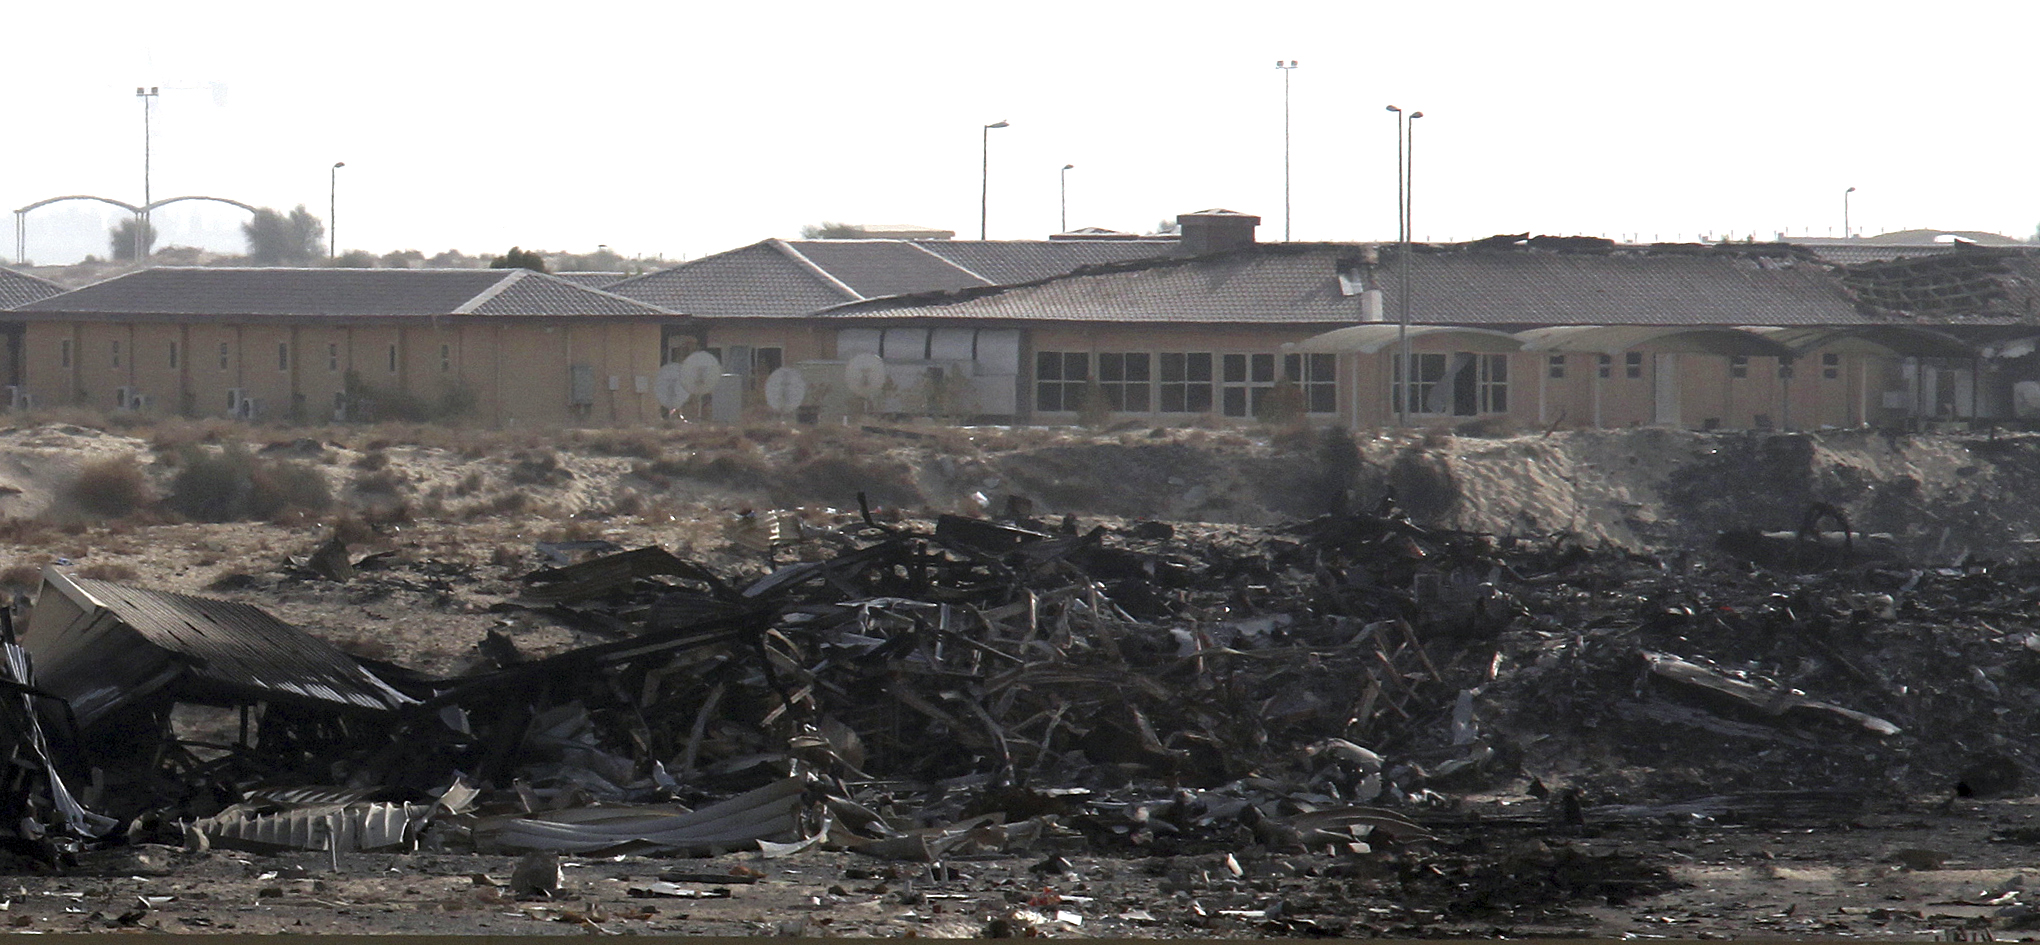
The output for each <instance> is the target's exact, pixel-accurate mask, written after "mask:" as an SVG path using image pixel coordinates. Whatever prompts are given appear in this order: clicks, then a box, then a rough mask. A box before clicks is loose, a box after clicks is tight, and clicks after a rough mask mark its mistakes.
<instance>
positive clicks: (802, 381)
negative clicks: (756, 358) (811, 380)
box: [765, 367, 807, 413]
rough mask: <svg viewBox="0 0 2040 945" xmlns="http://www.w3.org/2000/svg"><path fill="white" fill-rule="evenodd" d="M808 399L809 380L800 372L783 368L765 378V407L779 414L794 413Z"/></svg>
mask: <svg viewBox="0 0 2040 945" xmlns="http://www.w3.org/2000/svg"><path fill="white" fill-rule="evenodd" d="M806 399H807V378H805V377H803V376H801V373H800V372H799V371H796V370H794V369H793V368H790V367H783V368H780V369H779V370H777V371H773V372H772V373H771V374H770V375H769V376H767V377H766V378H765V406H767V407H770V408H772V409H773V410H775V411H777V412H779V413H792V412H794V411H795V410H799V409H800V403H801V401H803V400H806Z"/></svg>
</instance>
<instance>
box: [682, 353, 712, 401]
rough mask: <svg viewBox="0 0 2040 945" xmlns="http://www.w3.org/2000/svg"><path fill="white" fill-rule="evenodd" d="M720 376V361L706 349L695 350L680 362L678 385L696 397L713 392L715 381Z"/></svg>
mask: <svg viewBox="0 0 2040 945" xmlns="http://www.w3.org/2000/svg"><path fill="white" fill-rule="evenodd" d="M721 377H722V362H721V361H719V360H717V359H716V356H715V355H712V354H709V353H708V352H706V351H696V352H694V353H693V354H690V355H688V356H687V358H686V360H684V361H681V362H680V386H681V387H684V388H686V389H687V393H689V394H692V395H694V396H696V397H704V396H707V395H709V394H713V393H715V382H716V380H717V379H719V378H721Z"/></svg>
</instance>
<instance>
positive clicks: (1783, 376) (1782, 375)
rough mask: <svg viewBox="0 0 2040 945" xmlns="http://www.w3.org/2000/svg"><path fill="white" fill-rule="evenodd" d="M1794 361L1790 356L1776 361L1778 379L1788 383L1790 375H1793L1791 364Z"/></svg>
mask: <svg viewBox="0 0 2040 945" xmlns="http://www.w3.org/2000/svg"><path fill="white" fill-rule="evenodd" d="M1794 360H1795V359H1794V358H1792V357H1790V356H1787V357H1782V358H1779V359H1778V377H1779V379H1780V380H1787V381H1789V380H1791V379H1792V375H1793V373H1794V371H1793V370H1792V363H1793V361H1794Z"/></svg>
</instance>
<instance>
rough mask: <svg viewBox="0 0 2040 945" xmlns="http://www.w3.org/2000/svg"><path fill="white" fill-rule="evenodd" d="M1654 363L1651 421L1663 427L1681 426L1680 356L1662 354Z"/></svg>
mask: <svg viewBox="0 0 2040 945" xmlns="http://www.w3.org/2000/svg"><path fill="white" fill-rule="evenodd" d="M1655 358H1656V359H1655V361H1654V362H1653V364H1652V367H1653V373H1652V375H1651V377H1652V381H1653V383H1652V387H1653V391H1652V397H1651V403H1652V405H1653V407H1652V413H1651V423H1653V424H1656V425H1657V426H1661V427H1676V426H1681V425H1682V423H1681V418H1680V413H1679V356H1678V355H1676V354H1660V355H1656V356H1655Z"/></svg>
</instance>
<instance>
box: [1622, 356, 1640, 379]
mask: <svg viewBox="0 0 2040 945" xmlns="http://www.w3.org/2000/svg"><path fill="white" fill-rule="evenodd" d="M1622 376H1623V377H1642V376H1643V352H1641V351H1631V352H1628V353H1626V354H1624V355H1622Z"/></svg>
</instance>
